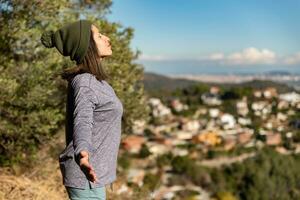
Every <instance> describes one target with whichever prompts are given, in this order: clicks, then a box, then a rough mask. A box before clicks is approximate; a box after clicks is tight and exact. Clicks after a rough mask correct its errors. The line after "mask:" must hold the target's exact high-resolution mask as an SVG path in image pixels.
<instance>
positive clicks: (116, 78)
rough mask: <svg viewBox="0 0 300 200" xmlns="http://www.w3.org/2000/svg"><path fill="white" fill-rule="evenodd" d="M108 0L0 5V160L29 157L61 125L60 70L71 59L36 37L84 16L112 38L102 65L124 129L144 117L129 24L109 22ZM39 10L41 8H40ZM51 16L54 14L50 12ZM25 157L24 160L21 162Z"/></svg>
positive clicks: (25, 0) (2, 162) (34, 0)
mask: <svg viewBox="0 0 300 200" xmlns="http://www.w3.org/2000/svg"><path fill="white" fill-rule="evenodd" d="M111 4H112V2H111V0H89V1H87V0H85V1H83V0H78V1H73V0H61V1H50V0H43V1H40V0H30V1H29V0H22V1H21V0H4V1H1V7H0V26H1V27H6V28H2V29H0V53H1V57H0V71H1V73H0V87H1V89H2V92H1V94H0V105H1V112H0V115H1V119H0V120H1V125H0V165H10V164H12V163H15V162H22V161H24V163H29V162H28V161H27V159H28V158H29V159H30V160H31V159H33V158H34V155H35V151H36V150H37V149H38V147H39V145H40V144H43V143H45V142H47V141H48V140H49V138H51V137H52V136H53V135H54V134H55V133H56V132H57V130H58V129H60V128H62V126H63V125H64V119H65V118H64V116H65V99H66V89H67V83H66V82H65V81H63V80H62V79H61V78H60V76H58V73H59V72H61V71H62V69H64V68H67V67H70V66H73V65H74V64H75V63H73V62H72V61H70V59H69V58H68V57H63V56H62V55H61V54H59V52H58V51H55V50H54V49H47V48H45V47H44V46H43V45H42V44H41V42H40V36H41V34H42V33H43V32H44V31H48V30H57V29H58V28H59V27H61V26H63V25H64V24H65V23H69V22H71V21H75V20H76V19H79V17H80V18H86V19H89V20H91V21H93V23H94V24H95V25H96V26H98V27H100V31H101V32H102V33H103V34H106V35H107V36H109V37H110V38H111V43H112V49H113V55H112V56H111V57H109V58H107V59H106V60H105V59H104V60H105V61H104V63H103V65H104V67H105V68H106V71H107V72H108V74H109V75H110V76H111V77H112V79H111V80H109V83H110V84H111V85H112V86H113V88H114V89H115V91H116V94H117V95H118V97H119V98H120V100H121V101H122V103H123V106H124V114H123V118H122V123H123V124H122V130H123V133H124V134H129V133H130V132H131V127H132V123H133V121H134V120H135V119H141V118H144V119H146V120H147V119H148V118H147V117H148V114H147V113H148V112H149V109H148V108H147V107H146V106H145V101H146V99H145V98H144V95H143V94H144V88H143V85H142V82H141V80H142V79H143V67H142V66H141V65H138V64H135V63H133V60H135V59H137V58H138V55H139V53H140V52H139V51H137V52H133V51H132V50H131V49H130V41H131V39H132V37H133V32H134V31H133V29H132V28H130V27H129V28H123V27H122V25H121V24H118V23H111V22H108V21H107V19H106V18H105V15H106V14H107V13H109V12H110V10H109V8H110V6H111ZM41 10H43V12H41ZM54 17H55V18H54ZM24 163H23V164H24Z"/></svg>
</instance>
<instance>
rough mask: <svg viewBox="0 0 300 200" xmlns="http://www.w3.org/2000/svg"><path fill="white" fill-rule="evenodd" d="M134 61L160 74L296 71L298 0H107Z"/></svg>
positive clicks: (299, 41) (299, 57) (298, 61)
mask: <svg viewBox="0 0 300 200" xmlns="http://www.w3.org/2000/svg"><path fill="white" fill-rule="evenodd" d="M111 11H112V13H111V14H109V15H108V16H107V18H108V19H109V20H110V21H113V22H120V23H121V24H122V25H123V26H124V27H132V28H134V38H133V40H132V42H131V47H132V48H133V50H136V49H139V50H140V51H141V52H142V55H141V56H140V58H139V59H138V60H137V61H136V62H138V63H141V64H143V65H144V67H145V70H146V71H154V72H157V73H162V74H183V73H184V74H189V73H193V74H195V73H199V74H200V73H201V74H203V73H236V72H240V73H243V72H245V73H253V72H264V71H270V70H285V71H289V72H291V73H300V69H299V68H300V46H299V44H300V37H299V36H300V12H299V11H300V0H276V1H274V0H243V1H241V0H185V1H184V0H160V1H159V0H113V5H112V7H111Z"/></svg>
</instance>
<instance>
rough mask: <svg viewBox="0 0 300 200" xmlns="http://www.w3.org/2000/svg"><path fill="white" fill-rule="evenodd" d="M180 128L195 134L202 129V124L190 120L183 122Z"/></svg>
mask: <svg viewBox="0 0 300 200" xmlns="http://www.w3.org/2000/svg"><path fill="white" fill-rule="evenodd" d="M180 127H181V129H182V130H184V131H191V132H195V131H198V130H199V129H200V128H201V124H200V122H199V121H198V120H188V121H186V122H182V123H181V124H180Z"/></svg>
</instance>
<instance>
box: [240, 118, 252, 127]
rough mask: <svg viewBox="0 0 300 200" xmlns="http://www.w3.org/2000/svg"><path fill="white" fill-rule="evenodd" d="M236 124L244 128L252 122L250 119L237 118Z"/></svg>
mask: <svg viewBox="0 0 300 200" xmlns="http://www.w3.org/2000/svg"><path fill="white" fill-rule="evenodd" d="M238 123H239V124H241V125H243V126H246V125H250V124H251V123H252V121H251V119H250V118H244V117H239V118H238Z"/></svg>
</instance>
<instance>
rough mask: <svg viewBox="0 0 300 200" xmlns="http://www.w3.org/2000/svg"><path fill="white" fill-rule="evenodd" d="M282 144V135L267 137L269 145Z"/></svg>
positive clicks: (275, 134) (273, 134)
mask: <svg viewBox="0 0 300 200" xmlns="http://www.w3.org/2000/svg"><path fill="white" fill-rule="evenodd" d="M280 143H281V134H280V133H271V134H267V135H266V144H267V145H279V144H280Z"/></svg>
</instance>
